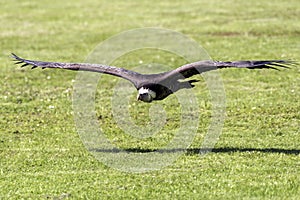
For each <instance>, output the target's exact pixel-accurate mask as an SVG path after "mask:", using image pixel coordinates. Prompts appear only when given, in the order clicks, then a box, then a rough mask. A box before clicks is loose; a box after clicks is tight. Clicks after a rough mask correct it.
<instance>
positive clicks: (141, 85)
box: [12, 54, 294, 102]
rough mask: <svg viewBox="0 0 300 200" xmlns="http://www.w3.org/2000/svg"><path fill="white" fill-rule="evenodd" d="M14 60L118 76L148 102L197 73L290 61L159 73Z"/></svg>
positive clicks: (200, 65) (202, 65)
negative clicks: (132, 86) (125, 80)
mask: <svg viewBox="0 0 300 200" xmlns="http://www.w3.org/2000/svg"><path fill="white" fill-rule="evenodd" d="M12 57H13V58H14V59H15V60H16V61H17V62H16V64H23V65H22V67H25V66H28V65H31V66H32V68H36V67H41V68H43V69H44V68H60V69H67V70H76V71H78V70H80V71H92V72H98V73H104V74H110V75H114V76H118V77H121V78H124V79H127V80H128V81H130V82H131V83H132V84H133V85H134V86H135V88H136V89H137V90H138V100H141V101H144V102H151V101H153V100H162V99H164V98H166V97H167V96H169V95H170V94H172V93H174V92H176V91H178V90H180V89H183V88H191V87H194V85H193V84H192V83H193V82H196V81H197V80H185V79H187V78H190V77H192V76H194V75H197V74H201V73H203V72H206V71H211V70H215V69H220V68H229V67H233V68H248V69H264V68H268V69H277V68H276V67H278V68H280V67H285V68H287V66H288V65H291V64H294V62H291V61H286V60H265V61H263V60H258V61H232V62H221V61H210V60H208V61H198V62H194V63H190V64H186V65H183V66H181V67H179V68H177V69H174V70H172V71H168V72H163V73H159V74H140V73H137V72H134V71H131V70H127V69H124V68H118V67H113V66H107V65H102V64H89V63H59V62H44V61H34V60H27V59H23V58H20V57H18V56H17V55H15V54H12Z"/></svg>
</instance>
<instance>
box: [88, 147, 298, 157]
mask: <svg viewBox="0 0 300 200" xmlns="http://www.w3.org/2000/svg"><path fill="white" fill-rule="evenodd" d="M89 150H90V151H92V152H101V153H105V152H106V153H121V152H128V153H151V152H157V153H181V152H182V153H186V154H187V155H194V154H201V153H202V154H203V153H209V152H211V153H243V152H260V153H277V154H280V153H281V154H287V155H299V154H300V149H281V148H234V147H223V148H214V149H205V148H186V149H183V148H177V149H176V148H175V149H142V148H126V149H117V148H114V149H98V148H96V149H89Z"/></svg>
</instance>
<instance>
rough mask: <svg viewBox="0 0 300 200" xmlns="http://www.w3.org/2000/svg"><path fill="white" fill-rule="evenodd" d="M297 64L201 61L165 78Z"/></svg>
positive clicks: (172, 72) (182, 67) (263, 61)
mask: <svg viewBox="0 0 300 200" xmlns="http://www.w3.org/2000/svg"><path fill="white" fill-rule="evenodd" d="M293 64H296V62H293V61H287V60H255V61H232V62H222V61H210V60H207V61H199V62H194V63H190V64H186V65H183V66H181V67H179V68H177V69H175V70H173V71H170V72H167V73H165V74H164V78H168V77H169V78H175V79H176V78H177V77H178V78H180V77H182V76H183V77H185V78H189V77H191V76H193V75H196V74H201V73H203V72H207V71H211V70H215V69H221V68H229V67H231V68H248V69H276V70H278V68H289V66H290V65H293Z"/></svg>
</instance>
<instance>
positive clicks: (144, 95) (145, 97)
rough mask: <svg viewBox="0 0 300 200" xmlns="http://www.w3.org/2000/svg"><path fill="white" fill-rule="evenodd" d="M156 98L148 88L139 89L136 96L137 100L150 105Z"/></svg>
mask: <svg viewBox="0 0 300 200" xmlns="http://www.w3.org/2000/svg"><path fill="white" fill-rule="evenodd" d="M155 97H156V93H155V92H154V91H152V90H150V89H148V88H144V87H141V88H140V89H139V94H138V96H137V99H138V100H141V101H144V102H148V103H150V102H151V101H152V100H153V99H154V98H155Z"/></svg>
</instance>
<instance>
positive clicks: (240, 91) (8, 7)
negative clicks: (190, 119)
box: [0, 0, 300, 199]
mask: <svg viewBox="0 0 300 200" xmlns="http://www.w3.org/2000/svg"><path fill="white" fill-rule="evenodd" d="M299 7H300V2H299V1H298V0H287V1H279V0H276V1H261V0H254V1H233V0H228V1H221V0H211V1H197V0H189V1H184V3H183V2H182V1H179V0H178V1H177V0H176V1H121V2H120V1H115V0H111V1H96V0H86V1H78V0H76V1H69V2H61V1H53V0H52V1H50V0H46V1H32V0H31V1H14V0H12V1H2V2H0V13H1V14H0V17H1V22H2V23H1V28H0V41H1V55H0V61H1V68H0V84H1V87H0V94H1V95H0V106H1V115H0V198H1V199H47V198H50V199H64V198H70V199H78V198H84V199H100V198H101V199H118V198H119V199H121V198H122V199H171V198H172V199H174V198H177V199H299V197H300V187H299V185H300V181H299V173H300V157H299V153H300V148H299V146H300V135H299V133H300V112H299V110H300V103H299V99H300V76H299V75H300V68H299V66H298V67H293V68H291V69H289V70H285V69H284V70H281V71H272V70H257V71H249V70H234V69H226V70H222V71H220V75H221V76H222V79H223V84H224V87H225V91H226V107H227V108H226V119H225V123H224V128H223V133H222V135H221V136H220V139H219V140H218V143H217V144H216V146H215V148H214V150H213V152H212V153H210V154H207V155H206V156H199V154H198V152H199V148H200V147H201V144H202V141H203V137H204V135H205V133H206V131H207V129H208V126H209V122H210V115H211V105H210V98H209V95H208V91H207V89H206V88H205V82H204V81H203V80H202V79H201V77H200V79H201V80H202V81H201V82H200V83H197V87H196V88H195V93H196V97H197V99H198V104H199V111H200V117H199V128H198V131H197V133H196V135H195V138H194V140H193V142H192V144H191V145H190V147H189V148H188V149H187V152H186V153H185V154H183V155H182V156H180V157H179V158H178V159H177V160H176V161H175V162H174V163H172V164H171V165H170V166H167V167H165V168H163V169H161V170H158V171H149V172H145V173H129V172H122V171H118V170H116V169H114V168H110V167H108V166H106V165H105V164H103V163H102V162H99V161H98V160H97V159H96V158H94V156H93V155H92V154H90V153H89V151H88V150H87V149H86V148H85V147H84V145H83V143H82V141H81V139H80V137H79V135H78V133H77V132H76V126H75V123H74V118H73V114H74V111H73V108H72V95H73V84H74V83H73V82H72V80H74V79H76V72H70V71H60V70H43V71H42V70H40V69H36V70H32V71H31V70H30V69H28V68H26V69H20V68H19V67H17V66H15V65H13V63H12V62H11V59H10V58H9V54H10V53H11V52H14V53H16V54H18V55H20V56H23V57H26V58H32V59H39V60H53V61H54V60H55V61H62V62H83V61H84V60H85V58H86V57H87V55H88V54H89V53H90V52H91V51H92V50H93V49H94V48H95V47H96V45H97V44H98V43H100V42H102V41H104V40H105V39H107V38H109V37H111V36H113V35H115V34H117V33H120V32H121V31H125V30H129V29H132V28H143V27H162V28H168V29H172V30H176V31H179V32H182V33H183V34H185V35H187V36H189V37H191V38H193V39H194V40H196V41H197V42H198V43H199V44H200V45H202V46H203V47H204V48H205V49H206V50H207V52H208V53H209V55H210V56H211V57H212V58H213V59H215V60H241V59H292V60H298V61H299V60H300V56H299V55H300V54H299V50H300V43H299V38H300V31H299V30H300V24H299V20H300V13H299ZM157 55H160V56H159V57H158V56H157ZM139 60H143V61H144V63H147V62H157V63H163V64H168V65H171V66H173V67H174V68H175V67H177V66H180V65H181V64H183V63H184V61H183V60H182V59H180V58H178V59H177V58H176V59H175V60H173V59H171V55H169V54H167V53H162V52H156V51H140V52H132V53H131V54H129V55H126V56H125V57H123V58H120V59H118V60H116V61H115V63H114V64H115V65H118V66H123V65H124V66H127V67H128V68H129V69H130V68H134V67H135V66H136V65H137V64H138V62H139ZM118 81H119V79H117V78H111V77H109V76H102V79H101V82H100V83H99V87H98V89H97V94H96V103H97V104H96V115H97V117H98V119H99V120H98V123H99V124H100V125H101V128H102V130H103V132H104V133H105V134H106V136H107V138H109V139H110V140H111V141H113V143H114V144H115V145H116V146H118V147H120V148H125V149H131V150H133V151H135V152H136V151H137V152H140V154H146V153H147V152H149V151H152V150H155V149H157V148H161V147H162V146H163V145H165V144H166V143H168V142H169V141H170V140H171V139H172V137H173V135H174V131H176V130H177V129H178V127H179V126H180V109H179V108H180V107H178V102H177V101H176V98H175V97H172V96H171V97H169V98H168V99H166V100H164V101H162V102H161V104H160V105H162V106H163V107H164V108H165V109H166V117H167V123H166V127H164V128H163V129H162V131H161V132H160V133H159V134H156V135H153V137H151V138H146V139H138V138H134V137H132V136H128V135H126V134H124V133H123V132H122V130H121V129H120V128H119V127H118V125H117V124H116V122H115V121H114V118H113V116H112V112H111V105H110V102H111V96H112V93H111V92H110V88H111V87H113V86H114V85H115V84H116V83H117V82H118ZM134 97H135V96H132V98H131V105H132V108H131V109H130V110H129V112H130V113H131V115H132V117H133V119H134V122H136V123H137V124H139V125H141V126H144V125H147V122H148V120H149V117H148V110H149V108H150V107H151V105H148V104H143V103H140V102H135V101H134ZM157 104H159V103H157ZM135 106H136V107H135ZM175 108H176V109H175ZM167 153H169V154H170V156H172V155H171V154H172V153H173V152H172V151H171V152H166V153H165V154H167Z"/></svg>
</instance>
